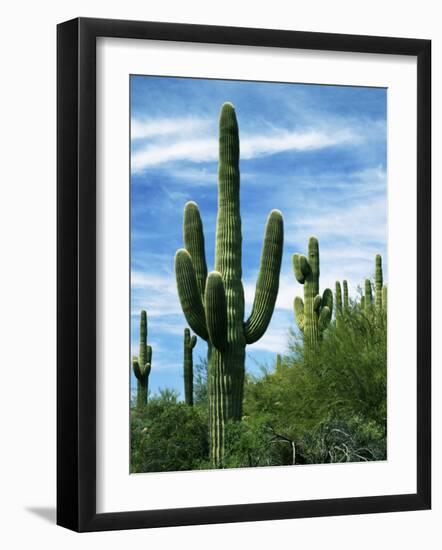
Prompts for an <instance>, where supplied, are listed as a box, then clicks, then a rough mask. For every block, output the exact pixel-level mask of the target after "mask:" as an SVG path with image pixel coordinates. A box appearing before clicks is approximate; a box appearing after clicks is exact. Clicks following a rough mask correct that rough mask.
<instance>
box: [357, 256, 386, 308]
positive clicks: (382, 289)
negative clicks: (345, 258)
mask: <svg viewBox="0 0 442 550" xmlns="http://www.w3.org/2000/svg"><path fill="white" fill-rule="evenodd" d="M374 281H375V297H374V300H373V288H372V284H371V281H370V279H365V285H364V294H363V296H362V298H361V307H362V309H363V310H364V311H365V312H366V313H367V314H372V313H373V312H374V313H375V315H376V317H377V318H380V317H381V316H382V315H383V314H386V313H387V285H384V279H383V273H382V257H381V255H380V254H377V255H376V258H375V274H374Z"/></svg>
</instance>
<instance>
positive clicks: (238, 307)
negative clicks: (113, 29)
mask: <svg viewBox="0 0 442 550" xmlns="http://www.w3.org/2000/svg"><path fill="white" fill-rule="evenodd" d="M239 189H240V177H239V135H238V123H237V119H236V114H235V109H234V107H233V105H232V104H231V103H224V105H223V106H222V108H221V115H220V123H219V165H218V216H217V226H216V243H215V271H212V272H211V273H209V275H207V267H206V257H205V249H204V233H203V226H202V222H201V217H200V213H199V210H198V206H197V205H196V204H195V203H194V202H189V203H187V204H186V206H185V209H184V247H185V248H183V249H180V250H178V252H177V253H176V256H175V273H176V280H177V288H178V295H179V298H180V302H181V307H182V309H183V312H184V315H185V317H186V319H187V322H188V324H189V326H190V328H191V329H192V330H193V331H194V332H195V333H196V334H197V335H198V336H199V337H200V338H202V339H203V340H206V341H207V343H208V399H209V431H210V446H211V448H210V454H211V458H212V462H213V464H214V466H215V467H222V466H223V461H224V433H225V424H226V422H227V421H229V420H241V417H242V401H243V393H244V374H245V373H244V361H245V347H246V345H247V344H253V343H254V342H256V341H257V340H259V339H260V338H261V336H262V335H263V334H264V332H265V331H266V329H267V327H268V324H269V323H270V319H271V317H272V314H273V309H274V306H275V302H276V297H277V294H278V287H279V272H280V268H281V259H282V248H283V219H282V215H281V212H279V211H278V210H272V212H271V213H270V215H269V218H268V220H267V225H266V229H265V236H264V244H263V249H262V255H261V266H260V271H259V275H258V280H257V283H256V292H255V299H254V303H253V307H252V312H251V314H250V317H249V318H248V319H247V321H244V289H243V285H242V282H241V277H242V266H241V255H242V236H241V215H240V207H239V203H240V197H239Z"/></svg>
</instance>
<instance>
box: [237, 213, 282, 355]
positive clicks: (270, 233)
mask: <svg viewBox="0 0 442 550" xmlns="http://www.w3.org/2000/svg"><path fill="white" fill-rule="evenodd" d="M283 240H284V222H283V219H282V214H281V212H279V210H272V212H271V213H270V215H269V217H268V220H267V224H266V230H265V235H264V243H263V247H262V254H261V265H260V270H259V275H258V280H257V282H256V290H255V298H254V301H253V307H252V313H251V314H250V317H249V318H248V320H247V321H246V323H245V324H244V334H245V338H246V342H247V344H253V343H254V342H256V341H258V340H259V339H260V338H261V337H262V335H263V334H264V333H265V331H266V329H267V327H268V326H269V323H270V320H271V318H272V314H273V310H274V308H275V302H276V298H277V296H278V288H279V273H280V270H281V260H282V249H283Z"/></svg>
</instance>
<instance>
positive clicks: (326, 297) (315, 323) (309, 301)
mask: <svg viewBox="0 0 442 550" xmlns="http://www.w3.org/2000/svg"><path fill="white" fill-rule="evenodd" d="M293 269H294V272H295V277H296V279H297V281H298V282H299V283H301V284H302V285H304V301H303V300H302V298H300V297H299V296H296V298H295V302H294V309H295V318H296V322H297V324H298V327H299V329H300V330H301V331H302V332H303V333H304V344H305V346H306V349H308V350H310V351H311V350H314V349H315V348H316V347H317V346H318V343H319V342H320V340H321V338H322V334H323V332H324V331H325V330H326V328H327V327H328V325H329V323H330V319H331V316H332V312H333V293H332V291H331V290H330V289H329V288H326V289H325V290H324V292H323V294H322V297H321V295H320V294H319V275H320V269H319V243H318V239H316V237H310V240H309V243H308V257H306V256H304V255H303V254H294V255H293Z"/></svg>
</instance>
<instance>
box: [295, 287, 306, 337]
mask: <svg viewBox="0 0 442 550" xmlns="http://www.w3.org/2000/svg"><path fill="white" fill-rule="evenodd" d="M293 309H294V310H295V319H296V323H297V325H298V327H299V330H300V331H301V332H302V331H303V330H304V302H303V300H302V298H301V297H300V296H296V298H295V301H294V303H293Z"/></svg>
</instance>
